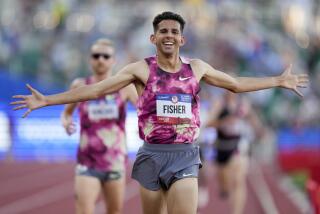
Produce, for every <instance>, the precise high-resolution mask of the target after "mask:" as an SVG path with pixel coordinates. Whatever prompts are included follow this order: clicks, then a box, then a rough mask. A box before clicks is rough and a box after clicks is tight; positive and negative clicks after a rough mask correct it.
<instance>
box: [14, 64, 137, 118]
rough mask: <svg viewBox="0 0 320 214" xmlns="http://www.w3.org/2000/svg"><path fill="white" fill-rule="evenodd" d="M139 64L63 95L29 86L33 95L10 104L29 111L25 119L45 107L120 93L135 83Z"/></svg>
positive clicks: (16, 108)
mask: <svg viewBox="0 0 320 214" xmlns="http://www.w3.org/2000/svg"><path fill="white" fill-rule="evenodd" d="M137 64H138V63H132V64H129V65H127V66H126V67H124V68H123V69H122V70H121V71H119V72H118V73H117V74H116V75H115V76H112V77H110V78H108V79H105V80H102V81H100V82H98V83H95V84H90V85H85V86H81V87H78V88H75V89H71V90H68V91H66V92H63V93H59V94H54V95H49V96H44V95H43V94H42V93H40V92H39V91H37V90H36V89H34V88H32V87H31V86H30V85H27V87H28V89H29V90H30V92H31V95H15V96H13V98H19V99H21V100H18V101H14V102H11V103H10V104H11V105H16V107H15V108H14V110H19V109H24V108H26V109H27V111H26V112H25V113H24V115H23V117H26V116H28V114H30V112H31V111H33V110H35V109H38V108H41V107H44V106H50V105H59V104H67V103H75V102H81V101H85V100H91V99H97V98H98V97H100V96H101V95H103V94H106V93H112V92H115V91H118V90H119V89H121V88H123V87H125V86H127V85H129V84H130V83H131V82H133V81H134V80H135V78H136V76H135V75H134V74H133V72H134V71H135V70H136V68H137V67H138V65H137Z"/></svg>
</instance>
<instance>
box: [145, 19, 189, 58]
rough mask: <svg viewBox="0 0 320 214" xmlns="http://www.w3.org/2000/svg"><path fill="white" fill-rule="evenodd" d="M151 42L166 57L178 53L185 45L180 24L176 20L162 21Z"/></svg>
mask: <svg viewBox="0 0 320 214" xmlns="http://www.w3.org/2000/svg"><path fill="white" fill-rule="evenodd" d="M150 40H151V42H152V43H153V44H155V45H156V47H157V51H160V52H161V53H163V54H165V55H171V54H174V53H177V52H178V51H179V48H180V47H181V46H183V45H184V37H183V36H182V32H181V30H180V23H179V22H177V21H174V20H163V21H161V22H160V23H159V24H158V29H157V30H156V32H155V33H154V34H153V35H151V37H150Z"/></svg>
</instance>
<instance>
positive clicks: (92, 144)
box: [77, 78, 127, 171]
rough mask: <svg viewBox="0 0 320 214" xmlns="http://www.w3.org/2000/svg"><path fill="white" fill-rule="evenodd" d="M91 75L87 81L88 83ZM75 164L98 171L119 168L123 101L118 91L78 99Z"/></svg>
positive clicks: (122, 146) (121, 164) (123, 157)
mask: <svg viewBox="0 0 320 214" xmlns="http://www.w3.org/2000/svg"><path fill="white" fill-rule="evenodd" d="M91 83H92V82H91V81H90V78H87V79H86V84H91ZM79 115H80V126H81V130H80V134H81V136H80V145H79V148H78V153H77V160H78V163H79V164H81V165H84V166H86V167H89V168H93V169H95V170H99V171H122V170H124V168H125V162H126V154H127V151H126V143H125V140H126V139H125V118H126V104H125V101H124V100H122V98H121V96H120V93H119V92H117V93H113V94H108V95H105V96H102V97H100V98H99V99H96V100H89V101H85V102H81V103H80V105H79Z"/></svg>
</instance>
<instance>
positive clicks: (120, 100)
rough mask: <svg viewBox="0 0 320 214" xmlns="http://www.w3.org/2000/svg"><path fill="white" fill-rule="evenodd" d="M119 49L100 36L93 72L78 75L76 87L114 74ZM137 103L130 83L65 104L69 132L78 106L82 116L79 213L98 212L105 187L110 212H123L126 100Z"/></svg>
mask: <svg viewBox="0 0 320 214" xmlns="http://www.w3.org/2000/svg"><path fill="white" fill-rule="evenodd" d="M114 54H115V50H114V47H113V44H112V43H111V41H109V40H107V39H99V40H97V41H96V42H95V43H94V44H93V45H92V46H91V50H90V65H91V68H92V71H93V74H92V75H91V76H89V77H87V78H77V79H75V80H74V81H73V82H72V84H71V89H72V88H78V87H81V86H84V85H89V84H94V83H97V82H100V81H102V80H104V79H107V78H109V77H110V76H111V74H112V70H111V68H112V65H113V64H114V62H115V59H114ZM127 101H130V102H132V104H134V105H135V103H136V101H137V92H136V90H135V88H134V86H133V85H129V86H127V87H125V88H123V89H121V90H120V91H118V92H114V93H112V94H108V95H105V94H102V96H100V97H99V98H97V99H94V100H90V101H83V102H78V103H71V104H67V105H66V106H65V109H64V111H63V112H62V114H61V121H62V124H63V126H64V128H65V130H66V132H67V133H68V134H69V135H71V134H73V133H74V132H75V124H74V123H73V120H72V114H73V112H74V110H75V109H76V108H77V107H78V109H79V116H80V127H81V129H80V144H79V147H78V153H77V166H76V172H75V173H76V175H75V200H76V211H77V213H79V214H80V213H94V208H95V203H96V201H97V199H98V196H99V194H100V192H101V190H102V193H103V196H104V201H105V205H106V208H107V209H106V210H107V213H110V214H119V213H122V207H123V200H124V189H125V178H126V176H125V167H126V166H125V165H126V164H125V163H126V158H127V157H126V142H125V140H126V136H125V119H126V102H127Z"/></svg>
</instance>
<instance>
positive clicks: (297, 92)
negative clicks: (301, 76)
mask: <svg viewBox="0 0 320 214" xmlns="http://www.w3.org/2000/svg"><path fill="white" fill-rule="evenodd" d="M293 91H294V92H295V93H296V94H297V95H298V96H300V97H303V94H302V93H301V92H300V91H299V90H298V89H297V88H294V89H293Z"/></svg>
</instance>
